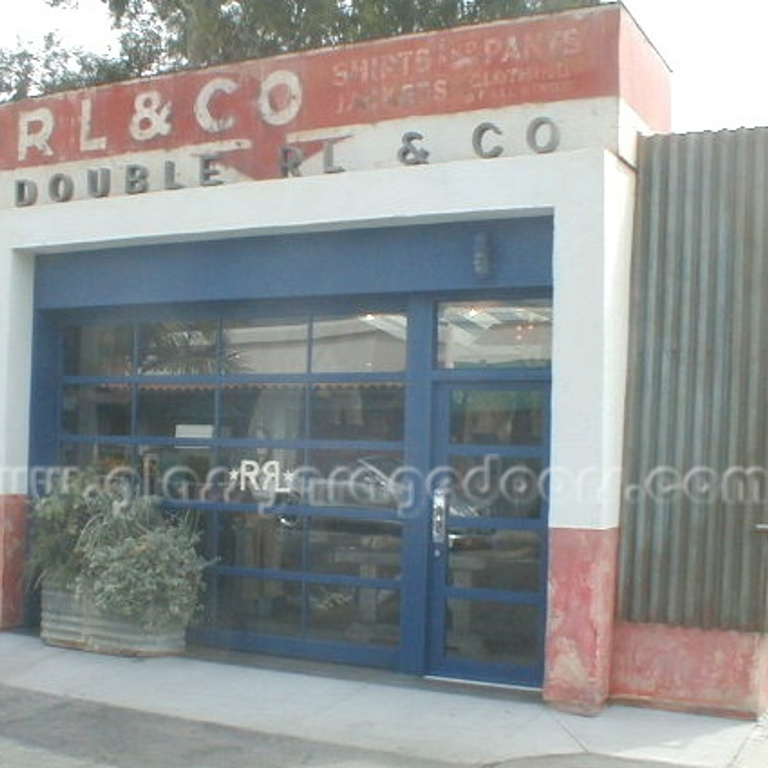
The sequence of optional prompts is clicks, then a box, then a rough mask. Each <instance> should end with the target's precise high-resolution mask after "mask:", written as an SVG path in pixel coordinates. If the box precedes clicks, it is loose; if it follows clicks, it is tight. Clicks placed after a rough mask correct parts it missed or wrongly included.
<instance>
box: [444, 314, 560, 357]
mask: <svg viewBox="0 0 768 768" xmlns="http://www.w3.org/2000/svg"><path fill="white" fill-rule="evenodd" d="M551 359H552V302H551V300H550V299H539V300H535V299H534V300H526V301H517V302H500V301H477V302H461V303H456V304H453V303H452V304H441V305H440V307H439V310H438V358H437V364H438V367H440V368H473V367H493V368H513V367H526V366H541V365H548V364H549V363H550V361H551Z"/></svg>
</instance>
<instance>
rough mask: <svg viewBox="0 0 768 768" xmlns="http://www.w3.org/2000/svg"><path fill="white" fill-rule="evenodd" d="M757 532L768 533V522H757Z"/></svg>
mask: <svg viewBox="0 0 768 768" xmlns="http://www.w3.org/2000/svg"><path fill="white" fill-rule="evenodd" d="M755 533H768V523H757V525H755Z"/></svg>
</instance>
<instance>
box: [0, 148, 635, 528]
mask: <svg viewBox="0 0 768 768" xmlns="http://www.w3.org/2000/svg"><path fill="white" fill-rule="evenodd" d="M632 202H633V201H632V174H631V172H630V171H629V170H628V169H627V168H626V167H625V166H623V165H622V164H621V162H620V161H618V160H617V159H616V157H615V156H614V155H612V154H611V153H609V152H606V151H604V150H597V149H595V150H591V149H586V150H579V151H574V152H557V153H554V154H551V155H540V156H523V157H516V158H508V159H507V158H499V159H496V160H469V161H461V162H453V163H444V164H440V165H426V166H418V167H410V168H392V169H380V170H375V171H360V172H356V173H346V174H337V175H332V176H311V177H306V178H300V179H289V180H277V181H261V182H245V183H241V184H231V185H225V186H221V187H214V188H191V189H186V190H177V191H172V192H159V193H154V194H147V195H142V196H137V197H116V198H108V199H98V200H88V201H82V202H72V203H67V204H60V205H53V206H43V207H39V208H28V209H22V210H6V211H2V212H0V467H3V468H5V469H4V471H3V473H2V487H0V492H2V493H20V492H23V491H24V482H23V476H22V475H21V474H19V473H18V472H14V471H13V468H23V467H25V466H26V464H27V456H28V432H29V412H30V402H29V399H30V396H29V391H30V388H29V384H30V375H31V363H30V361H31V339H32V333H31V326H32V283H33V275H34V271H33V262H34V254H35V253H48V252H68V251H78V250H83V249H87V248H94V247H103V246H105V245H110V246H115V245H138V244H152V243H160V242H181V241H185V240H194V239H208V238H213V237H216V238H220V237H227V236H232V237H235V236H236V237H242V236H258V235H264V234H274V233H280V232H294V233H295V232H309V231H318V230H340V229H344V228H348V227H360V226H377V227H378V226H387V225H407V224H424V223H434V222H440V221H460V220H477V219H482V218H505V217H510V216H525V215H530V214H533V213H542V212H554V220H555V238H554V254H553V258H554V274H555V292H554V315H555V321H554V327H555V333H554V361H553V419H552V422H553V432H552V464H553V466H554V467H555V468H560V469H565V470H566V471H567V475H568V478H569V479H568V481H567V482H565V483H564V484H563V486H562V487H560V483H559V482H555V483H554V484H553V489H552V490H553V493H552V499H551V511H550V519H551V525H553V526H556V527H576V528H605V527H611V526H614V525H616V523H617V519H618V495H617V494H618V486H617V485H616V484H615V483H614V486H612V487H610V489H609V492H608V495H601V494H599V493H594V492H592V491H591V490H589V489H588V491H587V492H582V491H580V490H579V486H578V482H577V480H578V479H579V478H583V477H585V476H586V475H588V474H589V473H592V474H593V475H594V476H595V477H597V478H598V480H600V483H598V486H600V484H601V483H602V479H603V478H605V477H610V476H611V473H612V472H614V471H615V469H616V467H617V466H618V463H619V459H620V451H621V447H620V446H621V430H622V422H623V397H624V378H625V368H626V315H627V306H628V280H627V274H628V271H627V270H628V264H629V252H630V227H631V211H632ZM585 473H586V474H585Z"/></svg>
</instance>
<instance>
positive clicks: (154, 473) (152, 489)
mask: <svg viewBox="0 0 768 768" xmlns="http://www.w3.org/2000/svg"><path fill="white" fill-rule="evenodd" d="M139 467H140V468H141V470H140V471H141V474H142V477H143V478H144V484H145V485H146V486H147V487H148V489H149V493H152V494H157V495H159V496H163V497H164V498H167V499H176V500H190V501H196V500H201V499H202V498H203V496H204V489H205V483H206V479H207V478H208V473H209V472H210V470H211V467H212V453H211V449H210V448H209V447H207V446H194V447H193V446H189V447H186V446H184V447H181V446H178V447H173V446H165V445H152V446H140V447H139Z"/></svg>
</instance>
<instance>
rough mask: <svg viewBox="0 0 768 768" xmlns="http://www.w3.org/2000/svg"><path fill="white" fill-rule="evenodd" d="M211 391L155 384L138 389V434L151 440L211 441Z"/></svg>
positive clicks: (207, 388)
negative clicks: (164, 438)
mask: <svg viewBox="0 0 768 768" xmlns="http://www.w3.org/2000/svg"><path fill="white" fill-rule="evenodd" d="M213 413H214V410H213V388H211V387H196V386H194V385H189V386H184V385H176V384H167V385H165V384H158V385H156V386H151V387H140V388H139V392H138V407H137V413H136V421H137V433H138V434H139V435H151V436H152V437H176V438H197V439H204V440H209V439H210V438H212V437H213Z"/></svg>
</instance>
